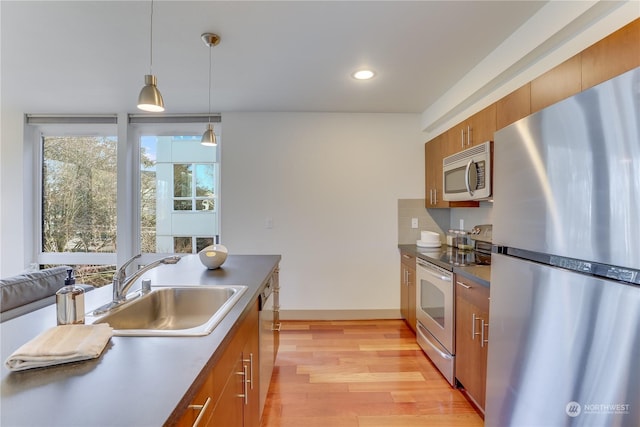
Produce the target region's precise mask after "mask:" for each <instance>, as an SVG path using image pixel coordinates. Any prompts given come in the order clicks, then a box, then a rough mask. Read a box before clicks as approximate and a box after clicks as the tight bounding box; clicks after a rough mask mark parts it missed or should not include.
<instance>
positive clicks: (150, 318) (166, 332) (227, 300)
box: [93, 286, 247, 336]
mask: <svg viewBox="0 0 640 427" xmlns="http://www.w3.org/2000/svg"><path fill="white" fill-rule="evenodd" d="M246 290H247V287H246V286H197V287H196V286H176V287H161V288H155V289H153V290H152V291H151V292H149V293H148V294H145V295H142V296H141V297H138V298H137V299H135V300H133V301H131V302H128V303H126V304H124V305H122V306H121V307H117V308H115V309H113V310H111V311H110V312H109V313H107V314H106V315H104V316H101V317H98V318H97V319H96V320H95V321H94V322H93V323H108V324H109V325H110V326H111V327H112V328H113V333H114V335H120V336H198V335H208V334H210V333H211V331H213V329H214V328H215V327H216V325H217V324H218V323H220V321H221V320H222V319H223V318H224V316H225V315H226V314H227V313H228V312H229V310H231V307H233V305H234V304H235V303H236V302H237V301H238V299H240V297H241V296H242V294H243V293H244V292H245V291H246Z"/></svg>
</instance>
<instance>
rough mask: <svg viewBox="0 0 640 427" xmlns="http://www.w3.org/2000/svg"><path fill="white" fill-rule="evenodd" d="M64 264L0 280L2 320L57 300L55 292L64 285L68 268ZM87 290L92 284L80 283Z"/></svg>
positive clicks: (0, 311)
mask: <svg viewBox="0 0 640 427" xmlns="http://www.w3.org/2000/svg"><path fill="white" fill-rule="evenodd" d="M68 268H69V267H67V266H65V265H63V266H59V267H52V268H47V269H44V270H40V271H34V272H31V273H25V274H20V275H18V276H13V277H10V278H8V279H2V280H0V313H1V316H0V320H1V321H4V320H8V319H11V318H14V317H16V316H19V315H21V314H25V313H29V312H31V311H34V310H37V309H39V308H42V307H44V306H47V305H49V304H52V303H54V302H55V294H56V292H57V291H58V289H60V288H61V287H63V286H64V279H65V278H66V277H67V269H68ZM79 286H82V287H84V288H85V291H87V290H90V289H93V287H91V286H87V285H79Z"/></svg>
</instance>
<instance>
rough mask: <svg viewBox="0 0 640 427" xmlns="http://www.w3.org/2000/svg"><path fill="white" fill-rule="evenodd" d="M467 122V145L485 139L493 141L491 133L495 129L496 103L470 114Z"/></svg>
mask: <svg viewBox="0 0 640 427" xmlns="http://www.w3.org/2000/svg"><path fill="white" fill-rule="evenodd" d="M469 124H470V129H469V131H470V132H471V134H470V135H469V141H470V143H469V147H471V146H473V145H478V144H482V143H483V142H486V141H493V134H494V133H495V131H496V104H495V103H494V104H491V105H489V106H488V107H487V108H485V109H484V110H481V111H479V112H477V113H476V114H474V115H473V116H471V118H470V119H469Z"/></svg>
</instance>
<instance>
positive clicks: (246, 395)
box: [236, 363, 249, 405]
mask: <svg viewBox="0 0 640 427" xmlns="http://www.w3.org/2000/svg"><path fill="white" fill-rule="evenodd" d="M236 374H237V375H242V393H241V394H238V395H237V396H238V397H242V398H243V399H244V404H245V405H248V404H249V393H248V392H247V365H245V364H244V363H243V364H242V372H236Z"/></svg>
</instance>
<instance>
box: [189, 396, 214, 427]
mask: <svg viewBox="0 0 640 427" xmlns="http://www.w3.org/2000/svg"><path fill="white" fill-rule="evenodd" d="M209 403H211V397H207V400H205V402H204V405H189V409H193V410H196V411H200V412H199V413H198V416H197V418H196V420H195V421H194V422H193V427H198V424H200V421H202V417H203V416H204V414H205V413H206V412H207V408H208V407H209Z"/></svg>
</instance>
